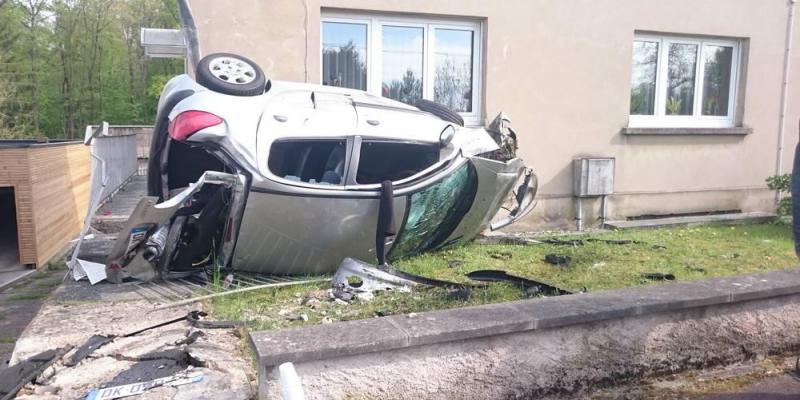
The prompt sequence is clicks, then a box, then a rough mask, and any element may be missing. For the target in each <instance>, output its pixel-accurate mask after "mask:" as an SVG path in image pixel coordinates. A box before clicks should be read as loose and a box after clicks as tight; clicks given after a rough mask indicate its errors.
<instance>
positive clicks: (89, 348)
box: [64, 335, 114, 367]
mask: <svg viewBox="0 0 800 400" xmlns="http://www.w3.org/2000/svg"><path fill="white" fill-rule="evenodd" d="M113 340H114V336H111V335H109V336H106V335H93V336H92V337H90V338H89V340H87V341H86V342H84V343H83V344H82V345H81V346H80V347H78V349H77V350H75V353H73V354H72V356H71V357H70V358H69V359H68V360H66V361H65V362H64V365H65V366H67V367H74V366H76V365H78V363H79V362H81V361H82V360H83V359H84V358H86V357H87V356H89V354H92V353H93V352H94V351H95V350H97V349H99V348H101V347H103V346H105V345H107V344H109V343H111V342H112V341H113Z"/></svg>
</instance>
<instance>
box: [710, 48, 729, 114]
mask: <svg viewBox="0 0 800 400" xmlns="http://www.w3.org/2000/svg"><path fill="white" fill-rule="evenodd" d="M703 61H704V62H705V65H704V68H703V115H717V116H726V115H728V102H729V101H730V89H731V70H732V68H731V66H732V62H733V47H729V46H712V45H706V46H704V47H703Z"/></svg>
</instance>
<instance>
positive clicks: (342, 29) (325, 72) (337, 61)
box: [322, 22, 367, 90]
mask: <svg viewBox="0 0 800 400" xmlns="http://www.w3.org/2000/svg"><path fill="white" fill-rule="evenodd" d="M366 62H367V25H365V24H351V23H341V22H323V23H322V83H323V84H324V85H329V86H341V87H347V88H351V89H360V90H366V89H367V65H366Z"/></svg>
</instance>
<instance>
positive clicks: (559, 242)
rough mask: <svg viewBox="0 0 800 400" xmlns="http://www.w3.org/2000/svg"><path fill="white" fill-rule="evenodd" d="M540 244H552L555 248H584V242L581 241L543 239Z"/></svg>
mask: <svg viewBox="0 0 800 400" xmlns="http://www.w3.org/2000/svg"><path fill="white" fill-rule="evenodd" d="M539 242H540V243H544V244H552V245H554V246H572V247H577V246H583V240H580V239H570V240H563V239H542V240H540V241H539Z"/></svg>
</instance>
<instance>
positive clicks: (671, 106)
mask: <svg viewBox="0 0 800 400" xmlns="http://www.w3.org/2000/svg"><path fill="white" fill-rule="evenodd" d="M696 66H697V45H696V44H684V43H671V44H670V45H669V55H668V64H667V69H668V72H667V75H668V77H667V99H666V105H665V110H666V114H667V115H692V113H693V110H694V87H695V68H696Z"/></svg>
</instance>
